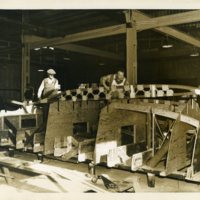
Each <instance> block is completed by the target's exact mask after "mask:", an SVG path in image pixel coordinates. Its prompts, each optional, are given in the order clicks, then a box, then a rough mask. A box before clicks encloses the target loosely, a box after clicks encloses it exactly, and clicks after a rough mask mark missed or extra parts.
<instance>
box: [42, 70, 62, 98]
mask: <svg viewBox="0 0 200 200" xmlns="http://www.w3.org/2000/svg"><path fill="white" fill-rule="evenodd" d="M47 74H48V77H47V78H45V79H44V80H43V81H42V83H41V85H40V87H39V89H38V98H39V99H40V98H41V97H42V98H46V97H51V96H54V95H56V94H57V93H58V89H60V88H59V84H58V80H57V79H56V78H55V77H54V75H55V74H56V72H55V71H54V70H53V69H48V70H47Z"/></svg>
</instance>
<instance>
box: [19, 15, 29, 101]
mask: <svg viewBox="0 0 200 200" xmlns="http://www.w3.org/2000/svg"><path fill="white" fill-rule="evenodd" d="M24 22H25V16H24V15H23V16H22V25H23V23H24ZM24 38H25V33H24V30H22V38H21V40H22V68H21V69H22V70H21V100H22V101H23V100H24V92H25V90H26V86H27V83H30V44H29V43H25V39H24Z"/></svg>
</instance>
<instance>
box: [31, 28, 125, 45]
mask: <svg viewBox="0 0 200 200" xmlns="http://www.w3.org/2000/svg"><path fill="white" fill-rule="evenodd" d="M125 32H126V25H125V24H120V25H115V26H109V27H106V28H99V29H94V30H89V31H84V32H80V33H74V34H71V35H66V36H65V37H63V38H61V37H60V38H53V39H46V40H43V41H40V42H39V41H38V42H35V43H32V44H31V48H36V47H41V46H46V45H51V46H54V45H62V44H66V43H72V42H78V41H82V40H89V39H94V38H100V37H105V36H112V35H118V34H122V33H125ZM30 42H31V41H30Z"/></svg>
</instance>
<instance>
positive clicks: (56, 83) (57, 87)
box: [55, 79, 60, 90]
mask: <svg viewBox="0 0 200 200" xmlns="http://www.w3.org/2000/svg"><path fill="white" fill-rule="evenodd" d="M55 80H56V82H55V90H59V89H60V88H59V83H58V80H57V79H55Z"/></svg>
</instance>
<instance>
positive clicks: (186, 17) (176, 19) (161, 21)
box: [136, 10, 200, 31]
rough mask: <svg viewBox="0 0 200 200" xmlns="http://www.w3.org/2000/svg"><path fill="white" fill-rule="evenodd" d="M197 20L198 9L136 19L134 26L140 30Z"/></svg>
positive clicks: (199, 15) (198, 15)
mask: <svg viewBox="0 0 200 200" xmlns="http://www.w3.org/2000/svg"><path fill="white" fill-rule="evenodd" d="M198 21H200V10H195V11H189V12H183V13H178V14H173V15H166V16H161V17H155V18H150V19H147V20H143V21H137V23H136V26H137V30H138V31H142V30H147V29H152V28H158V27H163V26H172V25H177V24H186V23H191V22H198Z"/></svg>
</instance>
